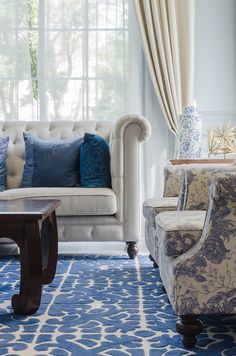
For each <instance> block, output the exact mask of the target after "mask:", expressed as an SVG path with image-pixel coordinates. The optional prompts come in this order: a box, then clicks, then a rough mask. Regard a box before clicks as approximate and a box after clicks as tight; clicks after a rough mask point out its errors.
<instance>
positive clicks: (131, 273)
mask: <svg viewBox="0 0 236 356" xmlns="http://www.w3.org/2000/svg"><path fill="white" fill-rule="evenodd" d="M0 278H1V279H0V292H1V293H0V355H10V356H13V355H14V356H15V355H17V356H19V355H20V356H21V355H22V356H28V355H29V356H34V355H37V356H42V355H47V356H48V355H57V356H66V355H72V356H80V355H81V356H84V355H85V356H95V355H101V356H108V355H109V356H110V355H112V356H127V355H132V356H133V355H134V356H149V355H150V356H159V355H160V356H161V355H168V356H170V355H173V356H180V355H181V356H182V355H209V356H210V355H214V356H216V355H225V356H229V355H230V356H233V355H236V317H228V318H218V317H217V318H210V317H209V318H205V319H202V320H203V322H204V324H205V328H204V330H203V332H202V333H201V335H200V337H199V341H198V346H197V347H196V348H195V349H193V350H190V349H189V350H185V349H184V348H183V347H182V343H181V338H180V336H179V335H178V334H177V333H176V331H175V322H176V318H175V315H174V313H173V311H172V308H171V306H170V305H169V303H168V301H167V297H166V295H165V294H163V292H162V288H161V286H162V285H161V282H160V278H159V276H158V271H157V270H155V269H154V268H153V267H152V264H151V262H150V261H149V259H148V257H146V256H141V257H139V259H137V260H136V261H132V260H129V259H128V258H127V257H126V256H122V257H95V256H94V257H81V256H75V257H71V256H64V257H60V258H59V261H58V269H57V275H56V277H55V279H54V281H53V283H52V284H51V285H49V286H45V287H44V291H43V296H42V304H41V307H40V309H39V310H38V312H37V313H36V314H35V315H32V316H16V315H13V314H12V310H11V306H10V300H11V296H12V295H13V294H14V293H15V292H16V291H17V290H18V288H19V283H18V280H19V261H18V259H17V258H13V259H12V258H11V259H10V258H7V257H4V258H1V260H0Z"/></svg>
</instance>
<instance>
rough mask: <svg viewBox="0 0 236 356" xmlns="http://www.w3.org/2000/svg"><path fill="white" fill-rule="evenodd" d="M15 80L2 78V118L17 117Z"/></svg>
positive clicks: (0, 109)
mask: <svg viewBox="0 0 236 356" xmlns="http://www.w3.org/2000/svg"><path fill="white" fill-rule="evenodd" d="M15 94H16V91H15V82H14V81H13V80H0V119H1V120H14V118H15V117H16V104H15V103H16V100H15Z"/></svg>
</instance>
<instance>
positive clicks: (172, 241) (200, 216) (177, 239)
mask: <svg viewBox="0 0 236 356" xmlns="http://www.w3.org/2000/svg"><path fill="white" fill-rule="evenodd" d="M205 215H206V212H205V211H196V210H195V211H194V210H193V211H170V212H169V211H168V212H163V213H160V214H158V215H157V216H156V227H157V236H158V241H159V244H160V245H161V249H162V250H163V252H164V253H165V254H166V255H167V256H169V257H177V256H179V255H181V254H183V253H184V252H186V251H188V250H189V249H190V248H191V247H193V246H194V245H195V244H196V242H197V241H199V239H200V237H201V234H202V229H203V225H204V221H205Z"/></svg>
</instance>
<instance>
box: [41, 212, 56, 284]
mask: <svg viewBox="0 0 236 356" xmlns="http://www.w3.org/2000/svg"><path fill="white" fill-rule="evenodd" d="M41 247H42V261H43V271H42V283H43V284H49V283H51V282H52V281H53V278H54V276H55V273H56V268H57V250H58V235H57V221H56V214H55V211H54V212H52V213H51V214H50V216H49V217H48V218H47V219H45V220H44V221H43V223H42V229H41Z"/></svg>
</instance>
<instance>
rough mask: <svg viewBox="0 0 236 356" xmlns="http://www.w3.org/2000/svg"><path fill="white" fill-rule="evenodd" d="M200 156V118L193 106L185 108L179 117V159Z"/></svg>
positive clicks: (197, 157)
mask: <svg viewBox="0 0 236 356" xmlns="http://www.w3.org/2000/svg"><path fill="white" fill-rule="evenodd" d="M201 155H202V117H201V115H199V114H198V112H197V109H196V107H195V106H186V107H184V109H183V113H182V114H181V115H180V116H179V159H199V158H201Z"/></svg>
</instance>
